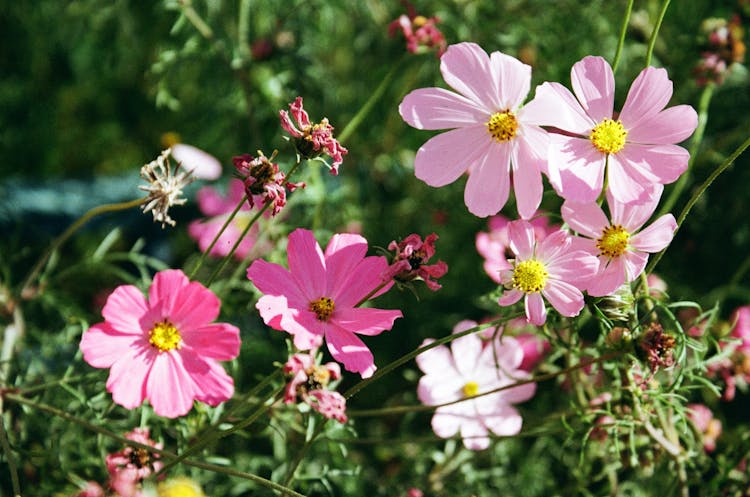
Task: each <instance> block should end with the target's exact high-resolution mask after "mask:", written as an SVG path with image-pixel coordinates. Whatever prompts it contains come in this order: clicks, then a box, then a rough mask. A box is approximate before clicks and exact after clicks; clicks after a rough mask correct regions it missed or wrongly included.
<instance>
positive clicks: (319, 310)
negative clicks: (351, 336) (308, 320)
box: [310, 297, 336, 321]
mask: <svg viewBox="0 0 750 497" xmlns="http://www.w3.org/2000/svg"><path fill="white" fill-rule="evenodd" d="M335 308H336V305H335V304H334V303H333V299H330V298H328V297H320V298H319V299H317V300H313V301H312V302H310V310H311V311H312V312H314V313H315V317H317V318H318V321H328V319H329V318H330V317H331V314H333V310H334V309H335Z"/></svg>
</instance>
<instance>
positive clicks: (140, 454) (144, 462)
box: [129, 448, 151, 469]
mask: <svg viewBox="0 0 750 497" xmlns="http://www.w3.org/2000/svg"><path fill="white" fill-rule="evenodd" d="M129 459H130V463H131V464H133V465H134V466H135V467H136V468H139V469H140V468H145V467H147V466H148V465H149V464H150V462H151V456H150V455H149V453H148V451H147V450H146V449H141V448H134V449H133V452H131V453H130V455H129Z"/></svg>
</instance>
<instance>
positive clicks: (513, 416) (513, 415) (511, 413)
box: [482, 384, 534, 437]
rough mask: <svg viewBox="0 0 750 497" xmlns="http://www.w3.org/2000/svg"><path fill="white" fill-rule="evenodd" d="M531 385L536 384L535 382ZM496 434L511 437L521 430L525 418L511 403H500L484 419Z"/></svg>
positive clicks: (486, 424)
mask: <svg viewBox="0 0 750 497" xmlns="http://www.w3.org/2000/svg"><path fill="white" fill-rule="evenodd" d="M531 386H534V385H533V384H532V385H531ZM482 421H483V422H484V424H485V426H486V427H487V428H488V429H489V430H490V431H492V433H494V434H495V435H499V436H506V437H510V436H513V435H517V434H518V433H520V432H521V427H522V426H523V419H522V418H521V415H520V414H518V411H517V410H516V409H515V408H514V407H513V406H509V405H499V406H497V408H496V409H495V411H494V413H493V415H492V416H487V417H485V418H484V419H483V420H482Z"/></svg>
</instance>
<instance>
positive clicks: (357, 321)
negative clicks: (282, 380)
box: [247, 229, 402, 378]
mask: <svg viewBox="0 0 750 497" xmlns="http://www.w3.org/2000/svg"><path fill="white" fill-rule="evenodd" d="M366 253H367V240H365V238H363V237H362V236H360V235H355V234H351V233H342V234H336V235H334V236H333V237H332V238H331V240H330V241H329V242H328V246H327V247H326V250H325V253H324V252H323V251H322V250H321V248H320V245H318V242H317V241H315V236H314V235H313V233H312V231H309V230H305V229H296V230H294V231H293V232H292V233H291V234H290V235H289V243H288V245H287V255H288V259H287V260H288V263H289V269H286V268H284V267H283V266H280V265H279V264H273V263H270V262H266V261H264V260H256V261H255V262H253V264H252V265H251V266H250V267H249V268H248V270H247V277H248V278H249V279H250V280H252V282H253V283H254V284H255V286H256V287H257V288H258V290H260V291H261V292H262V293H264V294H265V295H263V296H262V297H261V298H260V299H259V300H258V303H257V304H256V308H257V309H258V310H259V311H260V315H261V317H262V318H263V320H264V321H265V323H266V324H267V325H268V326H270V327H272V328H274V329H276V330H284V331H286V332H287V333H290V334H291V335H293V336H294V346H295V347H297V348H298V349H299V350H310V349H314V348H317V347H319V346H320V345H321V344H322V342H323V338H325V341H326V342H327V344H328V350H329V352H330V353H331V355H332V356H333V358H334V359H336V360H337V361H338V362H340V363H341V364H343V365H344V367H345V368H346V370H347V371H352V372H356V373H359V374H360V375H361V376H362V378H367V377H369V376H372V374H373V373H374V372H375V369H376V367H375V362H374V359H373V356H372V352H370V349H368V348H367V345H365V344H364V343H363V342H362V340H360V339H359V338H358V337H357V335H366V336H374V335H379V334H380V333H382V332H383V331H385V330H389V329H391V328H392V327H393V322H394V321H395V320H396V319H397V318H400V317H401V316H402V314H401V311H398V310H385V309H374V308H368V307H359V305H360V304H361V303H362V300H364V299H366V298H371V297H374V296H377V295H380V294H382V293H383V292H384V291H386V290H387V289H388V288H390V287H391V286H392V285H393V282H389V283H387V284H384V282H383V279H382V277H381V276H382V275H383V274H385V271H386V270H387V268H388V261H387V260H386V259H385V257H381V256H370V257H365V254H366Z"/></svg>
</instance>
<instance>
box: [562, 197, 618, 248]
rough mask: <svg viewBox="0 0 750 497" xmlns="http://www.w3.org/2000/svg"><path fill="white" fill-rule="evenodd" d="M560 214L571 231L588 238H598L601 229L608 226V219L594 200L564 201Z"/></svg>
mask: <svg viewBox="0 0 750 497" xmlns="http://www.w3.org/2000/svg"><path fill="white" fill-rule="evenodd" d="M561 214H562V218H563V220H564V221H565V222H566V223H568V225H569V226H570V228H571V229H572V230H573V231H576V232H578V233H580V234H582V235H585V236H587V237H589V238H594V239H597V238H599V237H600V236H601V234H602V230H603V229H604V228H605V227H607V226H609V219H607V216H605V215H604V211H602V208H601V207H599V205H598V204H596V203H595V202H591V203H585V204H577V203H575V202H570V201H566V202H565V203H564V204H563V206H562V209H561Z"/></svg>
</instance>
